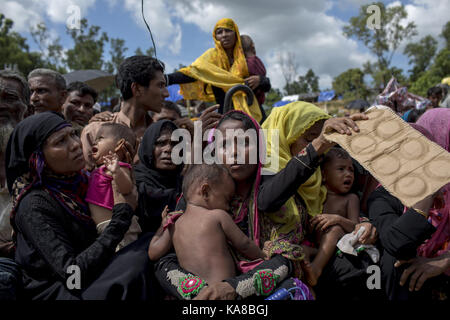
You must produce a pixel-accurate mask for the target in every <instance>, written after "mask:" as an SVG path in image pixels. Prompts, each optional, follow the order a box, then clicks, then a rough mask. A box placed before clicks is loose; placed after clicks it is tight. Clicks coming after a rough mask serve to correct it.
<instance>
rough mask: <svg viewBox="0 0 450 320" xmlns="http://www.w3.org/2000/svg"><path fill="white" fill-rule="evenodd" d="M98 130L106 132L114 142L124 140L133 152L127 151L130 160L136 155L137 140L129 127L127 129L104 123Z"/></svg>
mask: <svg viewBox="0 0 450 320" xmlns="http://www.w3.org/2000/svg"><path fill="white" fill-rule="evenodd" d="M100 130H106V132H108V134H110V135H111V136H112V137H113V138H114V139H115V140H116V141H119V140H120V139H124V140H125V141H126V142H128V143H129V144H130V145H131V146H132V148H133V150H129V151H130V156H131V158H133V157H134V156H135V155H136V149H137V147H136V144H137V138H136V135H135V134H134V132H133V130H131V128H130V127H127V126H125V125H123V124H120V123H112V122H106V123H103V124H102V126H101V127H100Z"/></svg>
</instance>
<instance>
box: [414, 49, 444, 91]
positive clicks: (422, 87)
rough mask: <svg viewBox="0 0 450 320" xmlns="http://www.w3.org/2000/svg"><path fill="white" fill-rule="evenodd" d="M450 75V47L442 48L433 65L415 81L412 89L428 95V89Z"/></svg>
mask: <svg viewBox="0 0 450 320" xmlns="http://www.w3.org/2000/svg"><path fill="white" fill-rule="evenodd" d="M449 75H450V49H447V48H444V49H442V50H441V51H440V52H439V53H438V54H437V55H436V58H435V59H434V63H433V65H432V66H431V67H430V69H429V70H427V71H426V72H424V73H423V74H422V75H421V76H420V77H419V78H418V79H417V81H415V82H414V83H413V84H412V86H411V88H410V91H411V92H413V93H415V94H418V95H420V96H423V97H426V96H427V90H428V89H429V88H431V87H434V86H435V85H437V84H438V83H440V82H441V80H442V79H443V78H445V77H448V76H449Z"/></svg>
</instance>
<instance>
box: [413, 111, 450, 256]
mask: <svg viewBox="0 0 450 320" xmlns="http://www.w3.org/2000/svg"><path fill="white" fill-rule="evenodd" d="M416 123H417V125H420V126H422V127H424V128H425V129H427V130H428V131H430V132H431V134H432V136H433V140H434V141H435V142H436V143H437V144H439V145H440V146H441V147H442V148H444V149H445V150H447V151H449V152H450V109H447V108H435V109H431V110H428V111H427V112H425V113H424V114H423V115H422V116H421V117H420V118H419V120H418V121H417V122H416ZM443 189H444V202H445V205H444V208H443V209H439V210H436V209H432V210H430V218H431V223H432V224H433V225H434V226H435V227H436V228H437V230H436V231H435V232H434V233H433V235H432V237H431V239H429V240H428V241H426V242H425V243H424V244H423V245H421V246H420V247H419V249H418V254H419V255H420V256H424V257H429V258H431V257H435V256H439V255H441V254H443V253H445V252H447V251H449V250H450V184H447V185H446V186H444V188H443Z"/></svg>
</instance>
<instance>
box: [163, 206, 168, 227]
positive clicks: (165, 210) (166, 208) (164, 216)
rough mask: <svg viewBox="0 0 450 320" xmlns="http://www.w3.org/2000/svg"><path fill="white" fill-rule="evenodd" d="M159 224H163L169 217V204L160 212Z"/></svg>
mask: <svg viewBox="0 0 450 320" xmlns="http://www.w3.org/2000/svg"><path fill="white" fill-rule="evenodd" d="M161 218H162V220H161V225H162V226H164V225H165V224H166V222H167V220H168V219H169V206H165V207H164V210H163V212H162V213H161Z"/></svg>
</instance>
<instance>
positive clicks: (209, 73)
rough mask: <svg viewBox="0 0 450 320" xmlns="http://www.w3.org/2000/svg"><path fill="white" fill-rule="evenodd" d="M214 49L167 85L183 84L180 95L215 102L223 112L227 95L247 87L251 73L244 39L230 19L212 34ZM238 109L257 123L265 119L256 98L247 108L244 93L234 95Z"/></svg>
mask: <svg viewBox="0 0 450 320" xmlns="http://www.w3.org/2000/svg"><path fill="white" fill-rule="evenodd" d="M213 38H214V43H215V47H214V48H211V49H208V50H207V51H206V52H205V53H203V54H202V55H201V56H200V57H199V58H197V60H195V61H194V62H193V63H192V64H191V65H190V66H188V67H186V68H182V69H180V70H179V71H178V72H175V73H171V74H168V75H167V78H168V84H167V85H171V84H180V87H181V94H182V95H183V97H184V98H185V99H187V100H190V99H195V100H202V101H207V102H212V101H216V102H217V103H218V104H219V105H220V108H219V113H222V110H223V104H224V99H225V92H227V91H228V90H229V89H231V88H232V87H233V86H235V85H238V84H245V81H246V80H247V78H248V76H249V73H248V68H247V62H246V60H245V55H244V51H243V50H242V44H241V37H240V34H239V29H238V26H237V25H236V23H235V22H234V21H233V20H232V19H229V18H225V19H221V20H219V21H218V22H217V24H216V26H215V27H214V31H213ZM233 105H234V108H235V109H236V110H241V111H244V112H245V113H247V114H249V115H250V116H252V117H253V118H255V119H256V120H257V121H259V122H260V121H261V120H262V119H263V111H262V109H261V108H260V106H259V105H258V101H256V98H255V97H254V99H253V104H252V105H250V106H249V105H247V102H246V96H245V94H244V93H243V92H237V93H236V94H235V95H234V96H233Z"/></svg>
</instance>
